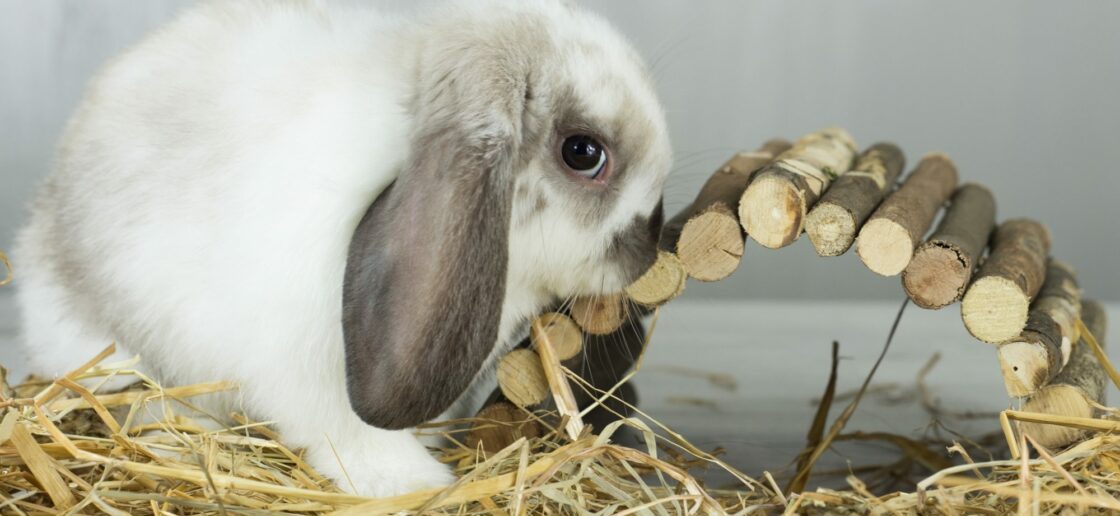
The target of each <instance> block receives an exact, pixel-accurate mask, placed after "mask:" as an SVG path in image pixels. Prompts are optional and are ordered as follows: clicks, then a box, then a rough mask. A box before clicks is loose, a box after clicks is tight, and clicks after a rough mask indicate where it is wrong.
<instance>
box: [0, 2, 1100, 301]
mask: <svg viewBox="0 0 1120 516" xmlns="http://www.w3.org/2000/svg"><path fill="white" fill-rule="evenodd" d="M190 3H191V2H190V1H184V0H144V1H135V0H98V1H77V0H72V1H62V0H40V1H34V2H28V1H24V0H0V78H2V80H0V249H10V248H11V247H12V240H13V236H14V234H15V231H16V228H17V227H18V226H19V225H20V224H21V223H22V221H23V220H24V218H25V215H26V203H27V202H28V200H29V199H30V197H31V194H32V192H33V191H34V188H35V186H36V184H37V183H38V182H39V181H40V179H41V178H42V177H44V175H45V174H46V173H47V170H48V167H49V162H50V157H51V153H52V149H53V146H54V145H55V143H56V140H57V138H58V136H59V134H60V132H61V129H62V127H63V124H64V122H65V120H66V118H67V116H68V115H69V113H70V112H71V111H72V110H73V108H74V107H75V105H76V104H77V102H78V100H79V98H80V95H81V92H82V88H83V85H84V83H85V82H86V81H87V79H88V78H89V77H90V75H92V74H93V73H94V72H95V71H96V70H97V68H98V67H99V66H100V65H101V64H102V63H103V62H104V61H105V60H106V59H108V58H110V57H111V56H113V55H114V54H116V53H118V52H120V51H121V50H122V49H124V48H126V47H128V46H129V45H130V44H132V43H134V42H136V41H137V40H138V39H139V38H141V37H142V36H143V35H144V34H145V33H146V32H147V31H149V30H151V29H152V28H153V27H155V26H157V25H159V24H160V23H162V22H164V21H166V20H167V19H169V18H171V17H172V16H174V14H175V13H176V12H177V11H178V10H180V9H181V8H183V7H185V6H187V5H189V4H190ZM376 3H378V4H383V5H384V6H385V9H387V10H393V11H408V10H411V9H416V8H418V6H423V5H425V4H428V3H430V2H428V1H422V2H412V1H408V0H393V1H382V2H376ZM584 3H585V4H586V5H587V6H588V7H589V8H591V9H593V10H596V11H599V12H601V13H602V14H603V15H604V16H605V17H607V18H608V19H610V20H611V21H612V22H613V23H614V24H615V25H617V26H618V27H619V29H620V30H621V31H622V32H623V33H624V34H626V35H627V36H628V37H629V38H630V39H631V40H632V41H633V42H634V44H635V46H636V47H637V48H638V50H639V52H641V53H642V54H643V55H645V57H646V59H647V61H648V62H649V64H650V67H651V68H652V69H653V72H654V75H655V76H656V79H657V83H658V87H659V90H660V94H661V99H662V102H663V103H664V105H665V109H666V111H667V112H668V117H669V126H670V128H671V131H672V136H673V146H674V152H675V155H676V158H677V160H676V165H675V170H674V174H673V176H672V178H671V179H670V182H669V186H668V189H667V206H668V207H669V208H670V209H674V208H679V207H681V206H683V205H684V204H685V203H686V202H688V201H689V200H690V198H691V197H692V196H693V195H694V194H695V192H696V191H697V189H698V188H699V186H700V184H701V183H702V182H703V180H704V179H705V178H706V177H707V176H708V175H709V174H710V173H711V172H712V171H713V170H714V169H715V168H716V167H717V166H718V165H719V164H721V163H722V162H723V161H724V160H725V159H726V158H727V157H728V156H730V155H731V154H732V153H733V152H734V151H736V150H739V149H753V148H754V147H756V146H757V145H758V144H760V143H761V142H763V141H764V140H766V139H767V138H770V137H773V136H782V137H785V138H789V139H795V138H797V137H798V136H799V135H801V134H803V133H805V132H809V131H812V130H814V129H817V128H820V127H824V126H829V125H839V126H842V127H845V128H847V129H848V130H849V131H851V132H852V134H853V135H854V136H855V137H856V139H857V140H858V141H859V142H860V143H861V145H867V144H870V143H873V142H875V141H877V140H883V139H888V140H892V141H894V142H896V143H898V144H899V145H900V146H901V147H902V148H903V149H904V150H905V151H906V153H907V157H908V167H909V165H911V164H913V163H916V162H917V160H918V158H920V157H921V156H922V155H923V154H925V153H928V152H933V151H941V152H946V153H948V154H949V155H950V156H952V157H953V158H954V159H955V161H956V163H957V165H958V167H959V169H960V173H961V178H962V180H963V181H976V182H980V183H983V184H985V185H987V186H989V187H991V188H992V190H993V191H994V192H995V194H996V198H997V202H998V211H999V214H998V216H999V217H1000V218H1001V219H1003V218H1008V217H1014V216H1030V217H1034V218H1037V219H1039V220H1040V221H1042V222H1043V223H1045V224H1046V225H1048V226H1049V227H1050V229H1051V230H1052V233H1053V236H1054V247H1053V249H1054V255H1055V256H1057V257H1060V258H1062V259H1063V260H1065V261H1067V262H1070V263H1072V264H1074V265H1075V266H1077V267H1078V269H1079V272H1080V276H1081V280H1082V282H1083V284H1084V286H1085V287H1086V290H1087V293H1088V295H1090V296H1094V297H1098V298H1103V299H1106V300H1111V301H1117V300H1120V274H1117V272H1116V270H1115V268H1116V266H1115V263H1116V256H1118V255H1120V239H1118V238H1117V237H1120V229H1118V228H1117V219H1118V218H1120V204H1117V202H1116V201H1115V200H1114V199H1115V196H1116V193H1117V192H1120V174H1117V173H1116V172H1115V166H1114V163H1115V158H1114V156H1113V154H1112V152H1113V151H1114V149H1115V148H1116V145H1117V144H1116V138H1117V137H1118V136H1120V95H1117V93H1116V92H1117V91H1120V32H1118V31H1116V30H1115V22H1116V20H1118V19H1120V3H1118V2H1112V1H1107V0H1098V1H1084V2H1046V1H1025V2H1024V1H1019V0H996V1H988V2H974V1H968V0H958V1H948V2H945V1H939V2H897V1H893V0H864V1H857V2H843V3H841V2H813V1H805V0H797V1H766V2H754V1H752V2H742V1H732V0H726V1H716V0H701V1H689V2H680V1H673V0H614V1H610V2H591V1H586V2H584ZM899 295H900V288H899V284H898V280H897V278H881V277H879V276H876V275H874V274H872V273H871V272H869V271H867V270H866V268H864V267H863V265H862V264H861V263H859V260H858V259H857V258H856V257H855V256H854V254H853V253H851V252H849V253H848V254H847V255H845V256H843V257H840V258H829V259H823V258H817V257H816V255H815V253H813V251H812V246H811V245H809V242H808V241H807V239H804V238H803V239H801V241H799V242H797V243H796V244H795V245H793V246H791V247H789V248H786V249H783V250H780V251H769V250H764V249H762V248H761V247H759V246H757V245H755V244H754V243H753V242H752V243H750V244H749V245H748V248H747V254H746V257H745V261H744V262H743V266H742V267H741V268H740V269H739V271H738V272H737V273H736V274H735V275H734V276H733V277H732V278H731V279H730V280H727V281H723V282H720V283H715V284H690V286H689V289H688V291H687V293H686V298H688V299H726V298H749V299H760V300H762V299H765V300H774V299H789V300H798V299H814V300H832V299H867V300H874V299H894V298H897V297H899Z"/></svg>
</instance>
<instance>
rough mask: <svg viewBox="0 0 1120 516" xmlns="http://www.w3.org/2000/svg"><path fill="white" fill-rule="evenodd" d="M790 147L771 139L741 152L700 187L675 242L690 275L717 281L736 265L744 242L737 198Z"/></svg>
mask: <svg viewBox="0 0 1120 516" xmlns="http://www.w3.org/2000/svg"><path fill="white" fill-rule="evenodd" d="M790 146H791V145H790V143H789V142H788V141H785V140H780V139H774V140H770V141H768V142H766V143H765V144H763V145H762V147H760V148H759V149H758V150H756V151H754V152H740V153H738V154H736V155H735V156H733V157H732V158H731V159H730V160H728V161H727V163H724V164H723V166H721V167H719V169H717V170H716V171H715V173H714V174H712V176H711V177H710V178H708V181H707V182H706V183H704V186H703V187H701V188H700V193H698V194H697V195H696V200H695V201H693V203H692V205H691V206H690V207H689V209H688V212H689V213H688V220H687V221H686V222H685V224H684V226H683V228H682V231H681V234H680V239H679V241H678V242H677V245H676V251H677V256H678V257H679V258H680V259H681V263H683V264H684V268H685V271H687V272H688V275H689V276H691V277H693V278H696V279H698V280H700V281H717V280H721V279H723V278H726V277H728V276H730V275H731V273H732V272H735V269H736V268H738V267H739V261H740V259H741V258H742V257H743V243H744V241H745V237H744V235H743V230H742V228H740V226H739V216H738V215H737V211H738V208H739V199H740V198H741V197H742V196H743V192H744V191H746V189H747V185H749V184H750V181H751V177H752V174H753V173H754V172H755V171H756V170H758V169H759V168H761V167H763V166H764V165H766V164H767V163H769V162H771V161H773V159H774V158H775V157H776V156H778V155H779V154H781V153H783V152H785V151H786V150H789V148H790Z"/></svg>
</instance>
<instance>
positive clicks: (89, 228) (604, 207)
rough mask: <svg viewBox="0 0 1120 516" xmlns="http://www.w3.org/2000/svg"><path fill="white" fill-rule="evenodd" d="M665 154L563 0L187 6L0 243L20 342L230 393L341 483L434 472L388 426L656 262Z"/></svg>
mask: <svg viewBox="0 0 1120 516" xmlns="http://www.w3.org/2000/svg"><path fill="white" fill-rule="evenodd" d="M669 162H670V148H669V142H668V137H667V131H666V128H665V122H664V115H663V112H662V110H661V107H660V104H659V103H658V101H657V99H656V97H655V94H654V92H653V88H652V85H651V81H650V79H649V77H648V75H647V74H646V72H645V70H644V68H643V66H642V64H641V62H640V59H639V58H638V56H637V54H636V53H635V52H634V51H633V50H632V49H631V48H630V47H629V46H628V44H627V43H626V42H625V41H624V40H623V39H622V38H621V37H620V36H619V35H618V34H617V33H616V32H615V31H614V30H613V29H612V27H610V26H609V25H608V24H607V23H606V22H604V21H603V20H602V19H600V18H599V17H597V16H595V15H592V14H589V13H587V12H585V11H583V10H581V9H579V8H577V7H575V6H571V5H568V4H566V3H562V2H559V1H556V0H530V1H516V2H515V1H499V2H494V1H487V2H481V3H479V2H475V3H468V2H462V3H456V4H452V5H447V6H443V7H440V8H438V9H434V10H432V11H430V12H425V13H423V14H422V15H420V16H418V17H416V18H415V19H398V18H395V17H389V16H386V15H384V14H380V13H377V12H374V11H372V10H371V9H370V8H368V7H364V6H348V7H343V6H335V5H328V4H323V3H316V2H310V1H263V0H260V1H222V2H213V3H209V2H208V3H203V4H200V5H198V6H196V7H193V8H191V9H190V10H188V11H187V12H185V13H183V14H182V15H181V16H179V17H178V19H176V20H175V21H173V22H172V23H170V24H168V25H167V26H165V27H163V28H161V29H159V30H157V31H156V32H155V33H154V34H152V35H151V36H149V37H148V38H147V39H146V40H144V41H143V42H142V43H140V44H139V45H137V46H136V47H135V48H133V49H131V50H130V51H128V52H126V53H125V54H123V55H122V56H120V57H118V58H116V59H115V60H113V61H112V62H111V63H110V64H109V65H107V66H106V67H105V69H104V70H102V71H101V72H100V73H99V74H98V75H97V76H96V78H95V79H94V80H93V81H92V82H91V84H90V85H89V87H88V90H87V92H86V95H85V98H84V101H83V102H82V104H81V106H80V107H79V108H78V110H77V112H76V114H75V115H74V116H73V118H72V119H71V121H70V123H69V125H68V127H67V129H66V132H65V134H64V136H63V139H62V143H61V146H60V148H59V150H58V156H57V160H56V163H55V166H54V169H53V172H52V173H51V175H50V176H49V178H48V179H47V181H46V183H45V185H44V186H43V188H42V190H41V191H40V192H39V194H38V197H37V198H36V200H35V201H34V204H33V207H32V214H31V219H30V223H29V225H28V226H27V227H26V228H25V229H23V231H22V232H21V234H20V236H19V242H18V246H17V252H16V254H15V263H16V265H17V267H19V271H20V278H21V286H20V292H19V299H20V305H21V308H22V313H23V321H24V330H25V342H26V348H27V351H28V353H29V355H30V357H29V358H30V360H31V362H32V364H33V365H34V366H35V369H36V370H37V371H38V372H39V373H42V374H48V375H57V374H61V373H63V372H65V371H67V370H68V369H70V368H72V367H75V366H77V365H78V364H80V363H81V362H83V361H85V360H87V359H88V358H90V357H91V356H93V355H94V354H95V353H96V352H97V351H99V350H101V349H102V348H103V347H104V346H106V345H107V344H108V343H109V342H114V341H115V342H117V343H118V346H119V347H120V350H119V351H118V354H119V355H121V357H127V356H131V355H132V354H134V353H135V354H139V356H140V359H141V364H142V365H141V369H143V370H145V371H147V372H148V373H150V374H153V375H155V376H156V377H157V378H159V379H160V380H161V381H163V382H166V383H168V384H184V383H188V382H202V381H213V380H219V379H228V380H234V381H237V382H239V383H240V385H241V390H240V392H241V396H242V398H241V399H240V403H241V406H243V407H244V408H245V409H247V410H249V411H250V413H251V414H252V415H254V416H255V417H257V418H261V419H265V420H271V421H275V423H276V426H277V428H278V430H279V432H280V434H281V435H282V436H283V439H285V440H286V441H287V442H288V443H289V444H291V445H292V446H301V447H306V449H307V452H308V460H309V462H310V463H311V464H312V465H313V466H314V467H316V468H318V469H319V470H320V471H322V472H323V473H325V474H327V475H329V476H330V477H331V478H333V479H334V480H336V481H338V483H339V485H340V487H342V488H344V489H348V490H349V489H351V488H353V490H355V491H357V492H358V493H361V494H365V495H373V496H383V495H391V494H397V493H401V492H405V491H409V490H413V489H417V488H422V487H428V486H436V485H442V484H445V483H447V482H449V481H450V480H451V479H452V475H451V474H450V472H449V471H448V469H447V468H446V467H445V466H443V465H441V464H439V463H438V462H437V461H435V460H434V459H433V458H432V457H431V456H430V455H429V453H428V452H427V450H426V449H425V448H424V446H423V445H422V444H421V443H420V442H419V441H418V440H417V439H416V437H414V435H413V434H412V433H411V432H409V431H408V430H407V429H408V428H410V427H413V426H415V425H417V424H419V423H421V422H424V421H428V420H432V419H434V418H437V417H440V416H441V414H443V415H444V417H447V415H449V414H453V413H462V411H463V410H468V409H469V404H470V403H471V402H472V399H473V397H472V394H471V393H472V392H474V391H479V390H480V389H484V386H482V385H481V384H482V383H484V382H486V381H488V379H489V377H490V376H491V375H490V374H489V370H490V368H491V364H492V362H493V359H494V357H496V356H500V354H501V353H503V352H504V351H505V350H507V349H509V348H510V347H511V346H512V345H514V344H515V343H516V342H517V340H518V338H519V337H520V336H521V335H523V334H524V331H525V326H526V324H527V319H528V317H530V316H532V315H534V314H535V313H537V312H538V311H539V310H540V309H541V308H542V307H545V306H549V305H552V304H553V303H556V302H557V301H558V300H563V299H566V298H568V297H570V296H573V295H582V294H594V293H603V292H609V291H617V290H618V289H620V288H622V287H623V286H624V285H626V284H627V283H628V282H629V281H631V280H633V279H634V278H635V277H636V276H637V275H639V274H640V273H641V272H642V271H643V270H644V269H645V268H646V267H647V266H648V265H649V264H650V263H652V261H653V258H654V254H655V241H656V239H657V234H658V231H659V230H660V223H661V206H660V199H661V191H662V185H663V182H664V179H665V176H666V174H667V173H668V169H669ZM375 201H376V202H375ZM485 392H486V391H485V390H481V391H480V393H481V394H485ZM236 401H238V400H233V399H230V400H225V401H223V403H226V404H227V405H226V409H227V410H229V409H232V408H233V407H232V406H231V405H228V404H229V403H233V402H236ZM332 446H333V449H334V450H335V451H337V458H336V456H335V454H334V453H332ZM347 478H348V479H349V480H350V481H352V484H351V483H350V482H348V481H347V480H346V479H347Z"/></svg>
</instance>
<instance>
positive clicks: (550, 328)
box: [529, 312, 583, 360]
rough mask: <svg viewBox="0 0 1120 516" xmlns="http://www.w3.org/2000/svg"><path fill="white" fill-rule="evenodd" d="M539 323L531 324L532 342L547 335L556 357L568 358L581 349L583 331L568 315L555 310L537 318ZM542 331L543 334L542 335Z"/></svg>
mask: <svg viewBox="0 0 1120 516" xmlns="http://www.w3.org/2000/svg"><path fill="white" fill-rule="evenodd" d="M537 320H538V321H540V325H539V326H538V325H535V324H534V325H531V326H530V328H529V335H530V338H531V339H532V341H533V342H538V341H539V340H540V339H541V338H542V337H548V341H549V342H550V343H552V349H553V350H555V351H556V358H558V359H560V360H568V359H570V358H572V357H575V356H576V355H578V354H579V353H580V351H583V333H582V332H581V331H580V330H579V326H578V325H577V324H576V322H575V321H573V320H572V319H571V318H570V317H568V316H566V315H564V314H559V313H555V312H551V313H547V314H544V315H542V316H540V317H538V318H537ZM542 333H543V335H542Z"/></svg>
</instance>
